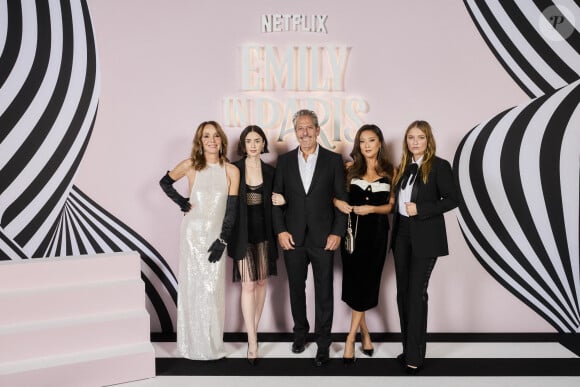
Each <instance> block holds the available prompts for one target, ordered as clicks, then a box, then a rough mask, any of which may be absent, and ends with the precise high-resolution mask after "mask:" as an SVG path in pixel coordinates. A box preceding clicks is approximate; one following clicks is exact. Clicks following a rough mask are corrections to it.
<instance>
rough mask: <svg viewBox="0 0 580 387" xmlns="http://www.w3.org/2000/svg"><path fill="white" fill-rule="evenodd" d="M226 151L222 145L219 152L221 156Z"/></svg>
mask: <svg viewBox="0 0 580 387" xmlns="http://www.w3.org/2000/svg"><path fill="white" fill-rule="evenodd" d="M223 153H224V151H223V150H222V147H221V146H220V150H219V154H220V156H221V155H222V154H223Z"/></svg>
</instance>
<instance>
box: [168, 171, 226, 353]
mask: <svg viewBox="0 0 580 387" xmlns="http://www.w3.org/2000/svg"><path fill="white" fill-rule="evenodd" d="M227 198H228V185H227V178H226V171H225V167H222V166H220V165H219V164H208V166H207V167H206V168H204V169H202V170H201V171H196V174H195V180H194V183H193V187H192V189H191V195H190V198H189V201H190V203H191V210H190V211H189V212H188V213H187V214H186V215H185V216H184V218H183V222H182V223H181V233H180V243H179V285H178V299H177V347H178V349H179V352H180V353H181V355H182V356H183V357H186V358H188V359H194V360H211V359H219V358H222V357H224V356H225V355H226V353H225V351H224V343H223V332H224V319H225V286H226V282H225V265H226V262H225V261H226V260H225V259H224V256H222V259H220V260H219V261H218V262H216V263H211V262H209V261H208V257H209V253H208V252H207V249H208V248H209V246H210V245H211V244H212V242H213V241H215V240H216V239H217V238H218V237H219V235H220V232H221V227H222V222H223V219H224V215H225V212H226V203H227ZM224 255H225V252H224Z"/></svg>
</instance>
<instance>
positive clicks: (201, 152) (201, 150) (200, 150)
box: [197, 148, 203, 156]
mask: <svg viewBox="0 0 580 387" xmlns="http://www.w3.org/2000/svg"><path fill="white" fill-rule="evenodd" d="M197 153H199V154H200V155H202V156H203V148H199V151H197Z"/></svg>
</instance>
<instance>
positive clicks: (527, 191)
mask: <svg viewBox="0 0 580 387" xmlns="http://www.w3.org/2000/svg"><path fill="white" fill-rule="evenodd" d="M579 128H580V81H576V82H574V83H573V84H571V85H569V86H566V87H563V88H562V89H560V90H558V91H557V92H555V93H553V94H552V95H546V96H542V97H539V98H536V99H534V100H532V101H530V102H529V103H527V104H524V105H521V106H518V107H515V108H513V109H511V110H508V111H505V112H503V113H501V114H499V115H497V116H495V117H493V118H492V119H491V120H489V121H488V122H486V123H483V124H480V125H478V126H476V127H475V128H474V129H473V130H472V131H471V132H470V133H469V134H468V135H467V136H466V137H465V138H464V139H463V141H462V143H461V145H460V146H459V148H458V150H457V153H456V155H455V160H454V171H455V176H456V183H457V185H458V187H459V188H460V192H461V196H462V201H461V204H460V207H459V210H460V215H459V223H460V226H461V229H462V232H463V234H464V236H465V238H466V240H467V242H468V244H469V246H470V248H471V250H472V251H473V253H474V254H475V256H476V257H477V258H478V260H479V261H480V262H481V264H482V265H483V266H484V267H485V268H486V269H487V271H488V272H490V273H491V274H492V275H493V276H494V277H495V278H496V279H497V280H498V281H499V282H501V283H502V284H503V285H504V286H505V287H506V288H508V289H509V290H510V291H511V292H512V293H514V294H515V295H517V296H518V297H519V298H520V299H521V300H522V301H523V302H525V303H526V304H528V305H529V306H530V307H532V308H533V309H534V310H535V311H536V312H537V313H539V314H540V315H541V316H542V317H543V318H544V319H546V320H547V321H548V322H550V324H551V325H552V326H554V328H556V329H557V330H558V331H560V332H580V303H579V299H580V278H579V276H580V262H579V260H580V251H579V235H580V232H579V214H580V204H579V197H580V179H579V173H578V168H579V160H580V130H579Z"/></svg>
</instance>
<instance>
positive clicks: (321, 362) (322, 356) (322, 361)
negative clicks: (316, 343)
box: [314, 350, 329, 367]
mask: <svg viewBox="0 0 580 387" xmlns="http://www.w3.org/2000/svg"><path fill="white" fill-rule="evenodd" d="M328 360H329V356H328V350H326V351H321V352H318V353H317V354H316V357H315V358H314V365H315V366H316V367H322V366H325V365H326V364H328Z"/></svg>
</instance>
